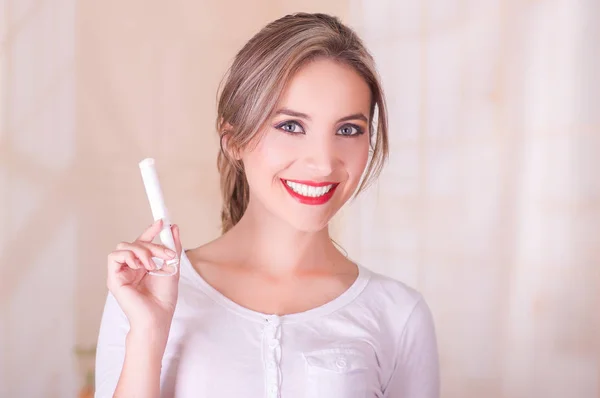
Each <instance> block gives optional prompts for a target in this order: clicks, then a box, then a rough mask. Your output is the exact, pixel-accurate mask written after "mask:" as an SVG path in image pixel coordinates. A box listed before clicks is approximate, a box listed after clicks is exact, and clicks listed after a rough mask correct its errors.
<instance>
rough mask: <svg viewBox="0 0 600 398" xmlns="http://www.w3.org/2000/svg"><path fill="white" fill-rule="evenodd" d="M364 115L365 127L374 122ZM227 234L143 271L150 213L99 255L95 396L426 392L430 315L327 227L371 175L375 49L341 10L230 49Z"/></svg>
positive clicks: (379, 96)
mask: <svg viewBox="0 0 600 398" xmlns="http://www.w3.org/2000/svg"><path fill="white" fill-rule="evenodd" d="M375 120H376V121H377V122H375ZM217 130H218V132H219V134H220V136H221V152H220V154H219V158H218V168H219V171H220V173H221V190H222V196H223V210H222V221H223V227H222V229H223V235H222V236H220V237H219V238H217V239H215V240H214V241H212V242H208V243H206V244H203V245H200V246H199V247H197V248H194V249H190V250H186V251H182V249H181V244H180V242H179V232H178V229H177V227H174V229H173V235H174V238H175V241H176V246H177V252H178V253H177V255H178V256H179V260H180V262H181V267H180V272H179V273H177V274H176V275H174V276H173V277H169V278H154V277H152V276H151V275H149V274H148V273H147V272H148V271H151V270H152V262H151V261H149V259H150V257H152V256H155V257H162V258H165V259H167V258H173V257H174V256H175V253H172V252H170V251H168V250H166V249H165V248H164V247H161V246H159V245H155V244H152V243H151V241H152V239H153V238H154V237H155V236H156V235H157V234H158V233H159V232H160V230H161V228H162V225H161V223H160V222H158V223H156V224H154V225H152V226H151V227H150V228H148V229H147V230H146V231H145V232H143V233H142V234H141V235H140V238H138V239H137V240H136V241H134V242H131V243H128V242H123V243H121V244H119V245H118V246H117V250H115V251H114V252H112V253H110V254H109V257H108V269H109V272H108V274H109V275H108V286H109V289H110V292H111V293H110V294H109V296H108V299H107V302H106V307H105V311H104V315H103V319H102V325H101V331H100V336H99V340H98V350H97V351H98V354H97V367H96V368H97V373H96V385H97V388H98V389H97V392H96V394H97V397H108V396H113V394H114V396H126V397H129V396H143V397H159V396H168V397H180V398H187V397H197V396H205V397H222V398H230V397H231V398H233V397H236V398H237V397H265V396H266V397H271V398H275V397H286V398H287V397H289V398H294V397H310V398H318V397H328V398H331V397H336V398H359V397H360V398H375V397H389V398H396V397H402V398H437V397H438V395H439V372H438V355H437V344H436V337H435V331H434V326H433V321H432V317H431V313H430V311H429V308H428V306H427V304H426V303H425V301H424V300H423V298H422V296H421V295H420V294H419V293H418V292H416V291H414V290H413V289H411V288H409V287H408V286H406V285H404V284H403V283H401V282H398V281H395V280H392V279H390V278H387V277H384V276H382V275H379V274H377V273H374V272H372V271H370V270H369V269H368V268H366V267H363V266H362V265H359V264H356V263H354V262H352V261H351V260H350V259H348V258H347V257H346V256H345V255H344V254H342V253H341V252H340V251H339V250H338V249H337V248H336V247H335V246H334V245H333V243H332V240H331V238H330V235H329V229H328V225H329V222H330V221H331V219H332V217H333V216H334V215H335V213H336V212H337V211H338V210H339V209H340V208H341V207H342V206H343V205H344V203H346V202H347V201H348V200H349V199H350V198H351V197H352V195H353V194H355V193H358V192H360V191H361V190H362V189H364V188H365V187H366V185H367V184H368V183H369V182H370V181H372V180H373V178H375V177H376V176H377V174H378V173H379V171H380V170H381V167H382V165H383V163H384V161H385V158H386V156H387V148H388V142H387V116H386V109H385V101H384V97H383V91H382V89H381V86H380V83H379V79H378V77H377V74H376V71H375V66H374V63H373V59H372V57H371V56H370V55H369V53H368V52H367V50H366V49H365V47H364V46H363V44H362V42H361V41H360V39H359V38H358V37H357V36H356V34H355V33H354V32H353V31H352V30H350V29H349V28H348V27H346V26H345V25H343V24H342V23H341V22H340V21H339V20H338V19H337V18H334V17H331V16H328V15H323V14H303V13H302V14H294V15H288V16H285V17H283V18H281V19H279V20H277V21H274V22H272V23H271V24H269V25H267V26H266V27H265V28H264V29H263V30H261V31H260V32H259V33H258V34H257V35H256V36H255V37H253V38H252V39H251V40H250V41H249V42H248V43H247V44H246V45H245V46H244V47H243V48H242V49H241V51H240V52H239V53H238V54H237V56H236V58H235V60H234V62H233V65H232V67H231V69H230V70H229V73H228V75H227V78H226V79H225V81H224V85H223V87H222V90H221V93H220V99H219V106H218V112H217Z"/></svg>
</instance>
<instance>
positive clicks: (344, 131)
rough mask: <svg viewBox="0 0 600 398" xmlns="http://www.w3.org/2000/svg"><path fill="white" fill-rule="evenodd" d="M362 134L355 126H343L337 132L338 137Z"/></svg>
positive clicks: (361, 130)
mask: <svg viewBox="0 0 600 398" xmlns="http://www.w3.org/2000/svg"><path fill="white" fill-rule="evenodd" d="M362 133H364V131H363V129H362V128H360V127H359V126H357V125H355V124H345V125H343V126H342V127H340V129H339V130H338V134H339V135H344V136H348V137H349V136H354V135H360V134H362Z"/></svg>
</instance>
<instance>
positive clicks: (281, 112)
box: [275, 108, 369, 123]
mask: <svg viewBox="0 0 600 398" xmlns="http://www.w3.org/2000/svg"><path fill="white" fill-rule="evenodd" d="M275 115H288V116H293V117H298V118H301V119H306V120H311V118H310V116H308V115H307V114H306V113H302V112H296V111H293V110H291V109H288V108H281V109H279V110H278V111H277V112H275ZM346 120H362V121H364V122H365V123H369V119H367V117H366V116H365V115H364V114H362V113H360V112H359V113H354V114H352V115H348V116H344V117H343V118H341V119H339V120H338V121H337V123H339V122H345V121H346Z"/></svg>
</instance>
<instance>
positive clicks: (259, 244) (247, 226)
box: [224, 199, 343, 276]
mask: <svg viewBox="0 0 600 398" xmlns="http://www.w3.org/2000/svg"><path fill="white" fill-rule="evenodd" d="M224 238H226V239H227V240H229V239H231V240H232V241H235V246H234V247H236V252H237V253H236V254H235V257H236V259H237V261H236V262H237V263H238V264H242V265H243V266H245V267H251V268H256V269H260V270H261V271H264V272H266V273H269V274H271V275H281V276H283V275H286V274H287V275H289V274H298V273H304V272H318V271H319V270H324V267H331V266H332V265H333V264H335V263H336V261H339V259H340V258H342V257H343V256H342V254H341V253H340V252H339V251H338V250H337V249H336V248H335V246H334V245H333V243H332V241H331V238H330V236H329V228H328V227H327V226H325V227H324V228H323V229H321V230H319V231H314V232H312V231H311V232H306V231H300V230H298V229H296V228H294V227H293V226H291V225H290V224H288V223H287V222H285V221H284V220H282V219H281V218H279V217H277V216H276V215H274V214H272V213H271V212H269V211H268V210H267V209H265V208H261V207H260V204H258V203H256V201H252V199H251V200H250V203H249V204H248V208H247V210H246V212H245V213H244V216H243V217H242V219H241V220H240V221H239V222H238V223H237V224H236V225H235V226H234V227H233V228H232V229H231V230H230V231H229V232H228V233H227V234H226V236H224Z"/></svg>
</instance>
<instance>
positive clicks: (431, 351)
mask: <svg viewBox="0 0 600 398" xmlns="http://www.w3.org/2000/svg"><path fill="white" fill-rule="evenodd" d="M383 396H384V397H385V398H439V396H440V372H439V358H438V349H437V340H436V333H435V326H434V324H433V317H432V314H431V311H430V309H429V307H428V306H427V304H426V303H425V301H424V300H423V298H420V299H419V301H418V302H417V303H416V304H415V306H414V308H413V310H412V312H411V314H410V315H409V317H408V320H407V321H406V324H405V326H404V330H403V331H402V334H401V336H400V340H399V342H398V344H397V345H396V361H395V367H394V370H393V372H392V376H391V378H390V380H389V382H388V384H387V386H386V388H385V389H384V394H383Z"/></svg>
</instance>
